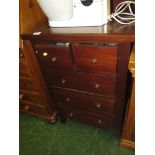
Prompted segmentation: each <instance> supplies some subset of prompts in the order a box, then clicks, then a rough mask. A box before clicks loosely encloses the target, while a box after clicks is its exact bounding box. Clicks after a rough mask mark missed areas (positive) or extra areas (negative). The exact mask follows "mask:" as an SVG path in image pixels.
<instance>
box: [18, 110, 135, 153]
mask: <svg viewBox="0 0 155 155" xmlns="http://www.w3.org/2000/svg"><path fill="white" fill-rule="evenodd" d="M19 116H20V117H19V147H20V150H19V152H20V155H134V152H133V151H130V150H128V149H125V148H122V147H120V146H119V139H118V137H117V136H116V135H114V134H113V133H110V132H108V131H106V130H104V129H102V128H97V127H94V126H91V125H87V124H83V123H79V122H75V121H71V120H67V121H66V123H65V124H61V123H60V122H59V121H58V122H57V123H56V124H55V125H51V124H49V123H48V122H47V121H46V120H42V119H40V118H37V117H34V116H30V115H27V114H25V113H20V115H19Z"/></svg>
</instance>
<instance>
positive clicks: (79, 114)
mask: <svg viewBox="0 0 155 155" xmlns="http://www.w3.org/2000/svg"><path fill="white" fill-rule="evenodd" d="M60 111H61V113H62V114H63V115H64V116H65V117H68V118H70V119H72V120H77V121H81V122H85V123H89V124H93V125H96V126H99V127H103V128H107V129H112V128H113V119H112V118H110V117H107V116H105V115H99V114H95V113H91V112H87V111H83V110H78V109H74V108H68V107H60Z"/></svg>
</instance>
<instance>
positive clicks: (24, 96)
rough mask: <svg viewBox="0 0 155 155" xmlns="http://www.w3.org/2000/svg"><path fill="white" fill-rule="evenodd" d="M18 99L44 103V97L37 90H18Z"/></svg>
mask: <svg viewBox="0 0 155 155" xmlns="http://www.w3.org/2000/svg"><path fill="white" fill-rule="evenodd" d="M19 99H20V100H21V101H27V102H31V103H34V104H41V105H42V104H44V102H45V101H44V99H43V97H42V96H41V95H40V93H39V92H32V91H26V90H19Z"/></svg>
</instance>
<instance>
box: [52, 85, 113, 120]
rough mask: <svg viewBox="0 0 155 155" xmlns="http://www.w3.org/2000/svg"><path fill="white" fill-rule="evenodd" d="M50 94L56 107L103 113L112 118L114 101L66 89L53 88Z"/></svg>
mask: <svg viewBox="0 0 155 155" xmlns="http://www.w3.org/2000/svg"><path fill="white" fill-rule="evenodd" d="M52 92H53V94H54V97H55V100H56V102H57V105H58V106H71V107H75V108H80V109H84V110H86V111H91V112H96V113H105V114H107V115H109V116H112V117H113V114H114V105H115V100H114V99H108V98H104V97H102V96H97V95H90V94H87V93H81V92H77V91H71V90H67V89H57V88H54V89H53V91H52Z"/></svg>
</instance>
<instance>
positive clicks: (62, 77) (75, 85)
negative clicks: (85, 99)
mask: <svg viewBox="0 0 155 155" xmlns="http://www.w3.org/2000/svg"><path fill="white" fill-rule="evenodd" d="M51 79H52V81H51V83H49V85H50V86H59V87H63V88H71V89H76V90H79V91H86V92H90V93H97V94H102V95H105V96H109V97H115V85H116V79H115V78H114V77H110V76H99V75H98V76H97V75H93V74H85V73H62V72H61V73H58V72H57V73H55V74H52V75H51Z"/></svg>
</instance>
